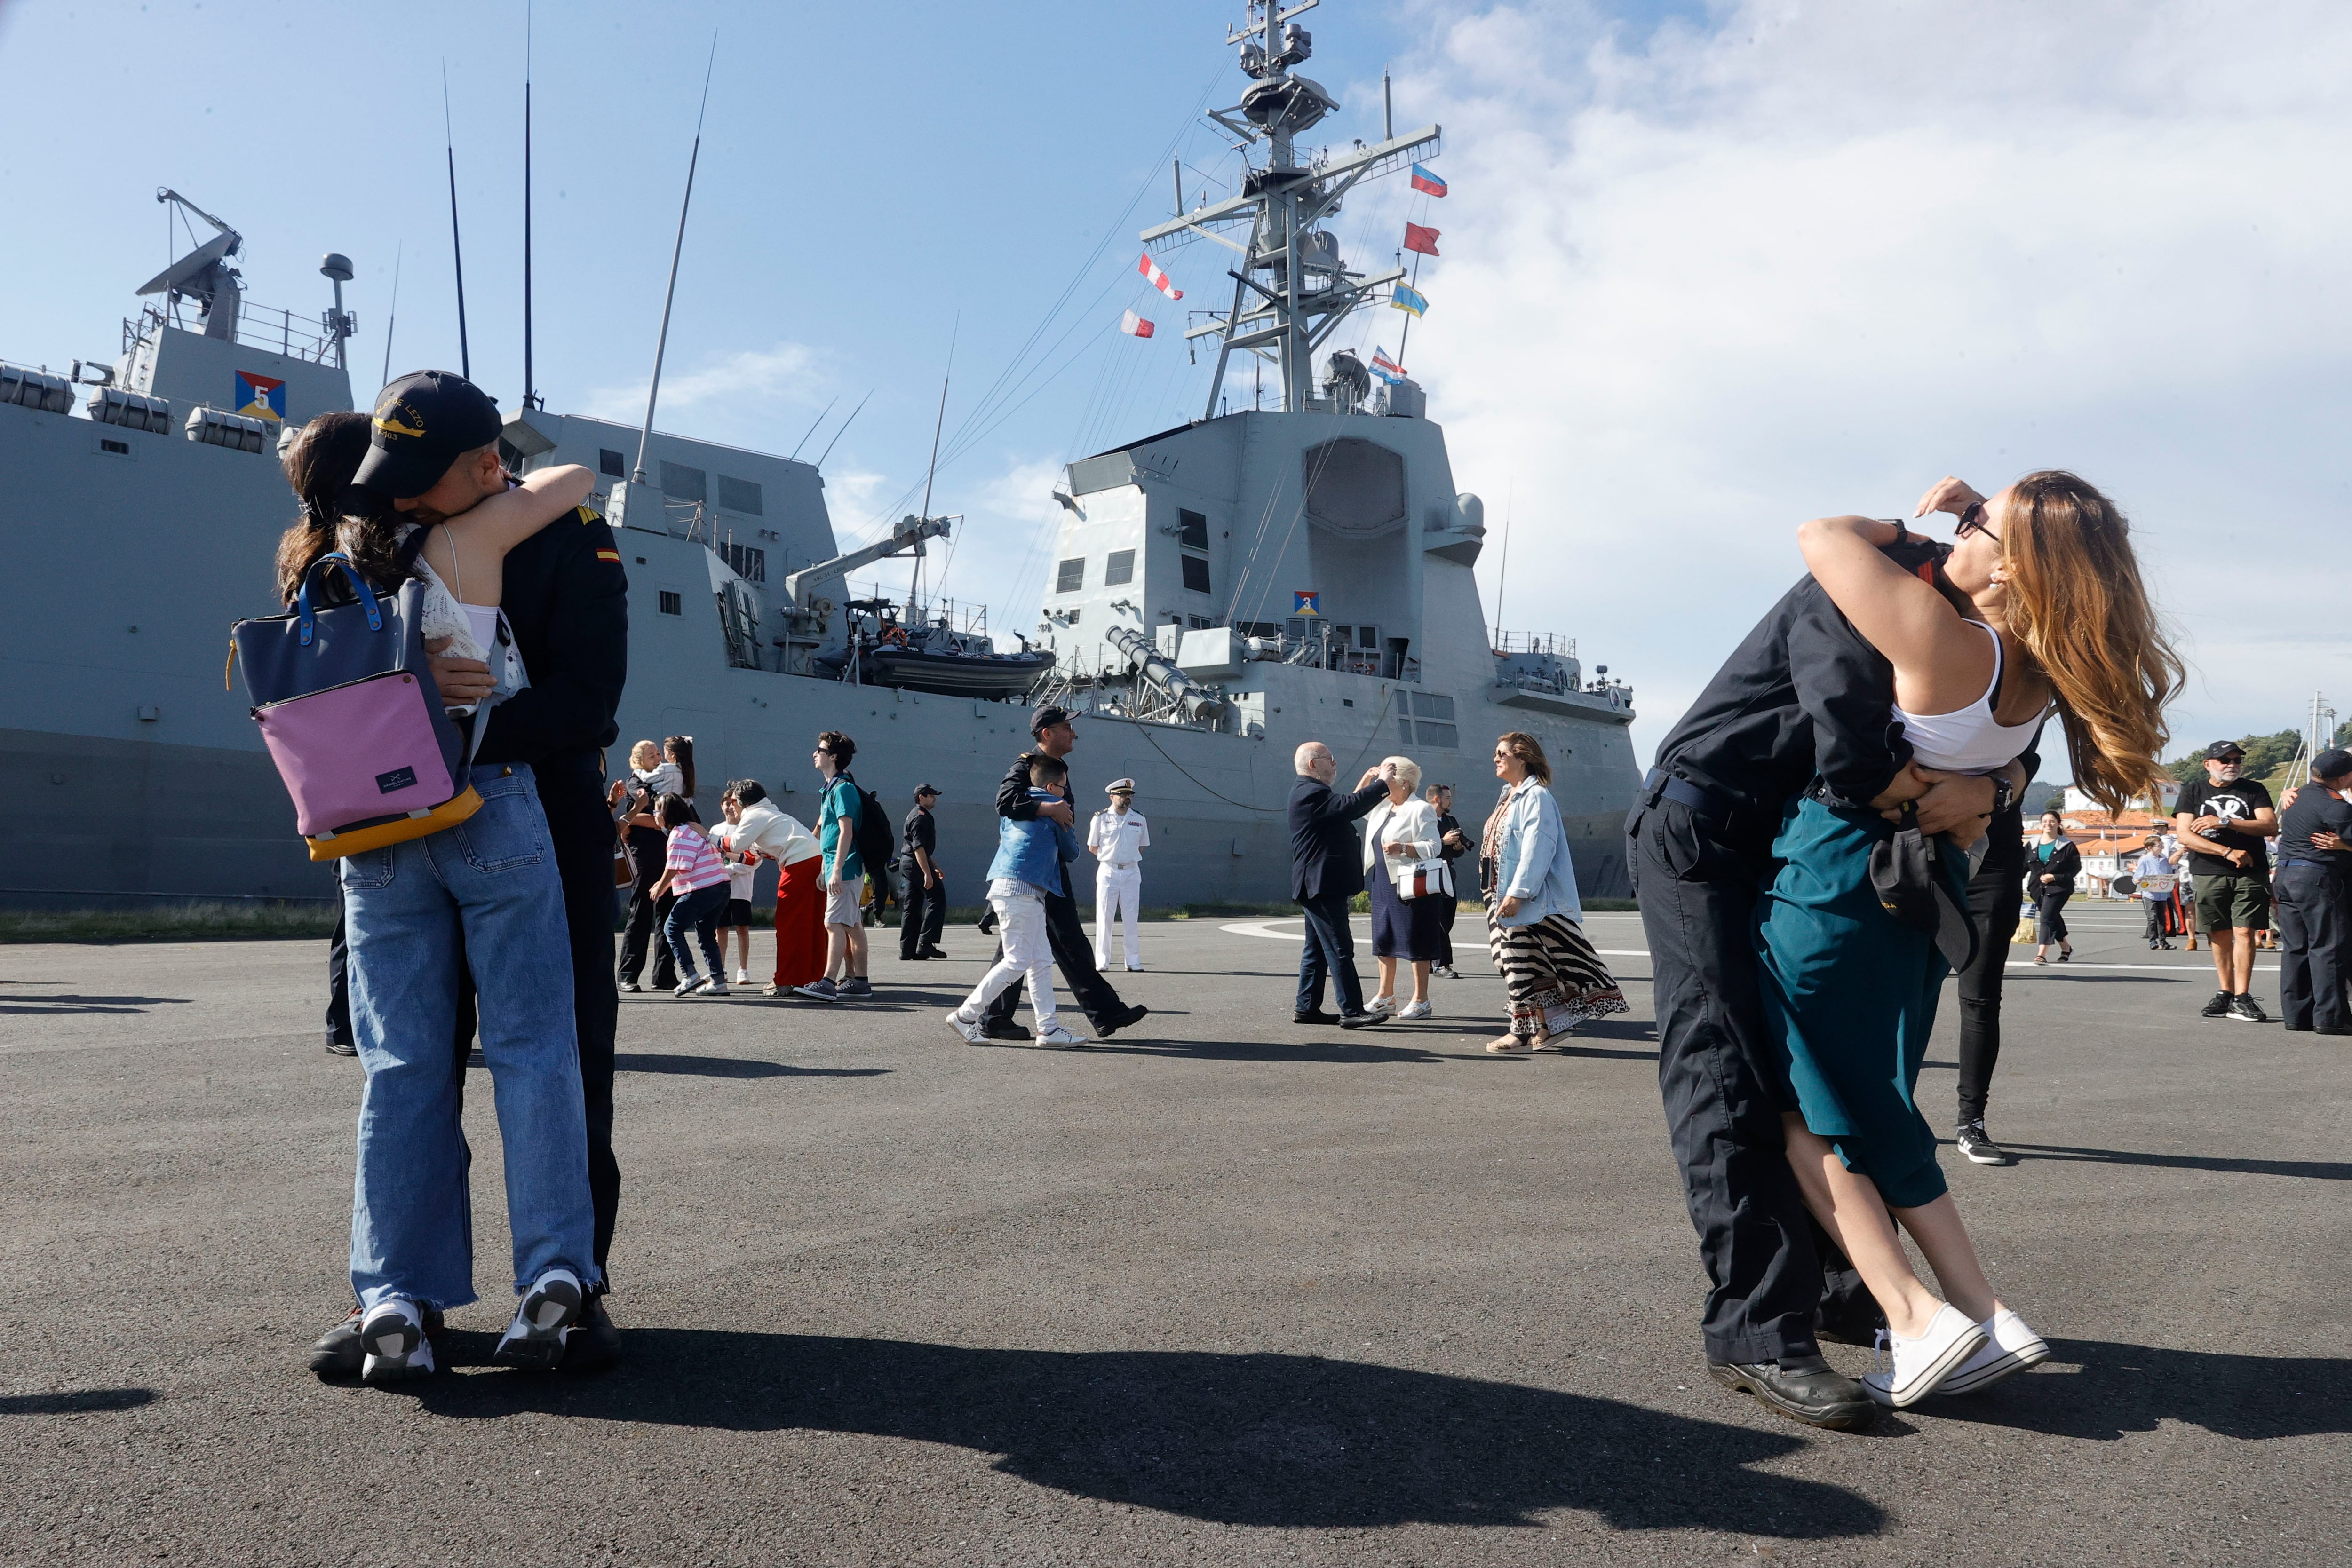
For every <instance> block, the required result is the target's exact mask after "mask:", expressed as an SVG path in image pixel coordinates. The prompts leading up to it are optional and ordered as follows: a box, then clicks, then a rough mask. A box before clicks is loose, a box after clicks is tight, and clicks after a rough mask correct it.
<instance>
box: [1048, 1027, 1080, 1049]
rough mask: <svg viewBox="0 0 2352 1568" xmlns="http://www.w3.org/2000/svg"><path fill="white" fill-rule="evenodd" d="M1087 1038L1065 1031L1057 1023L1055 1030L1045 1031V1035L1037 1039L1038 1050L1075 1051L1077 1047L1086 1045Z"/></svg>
mask: <svg viewBox="0 0 2352 1568" xmlns="http://www.w3.org/2000/svg"><path fill="white" fill-rule="evenodd" d="M1086 1042H1087V1040H1086V1036H1084V1035H1079V1034H1072V1033H1071V1032H1070V1031H1069V1030H1066V1029H1064V1028H1063V1027H1062V1026H1061V1025H1060V1024H1058V1023H1057V1024H1055V1026H1054V1027H1053V1028H1051V1029H1049V1030H1045V1032H1044V1033H1043V1034H1041V1035H1039V1036H1038V1037H1037V1049H1038V1050H1040V1051H1074V1050H1076V1048H1077V1047H1079V1046H1082V1045H1084V1044H1086Z"/></svg>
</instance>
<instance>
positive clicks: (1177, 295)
mask: <svg viewBox="0 0 2352 1568" xmlns="http://www.w3.org/2000/svg"><path fill="white" fill-rule="evenodd" d="M1135 270H1136V271H1138V272H1139V273H1141V274H1143V276H1144V277H1148V278H1150V280H1151V287H1154V288H1157V289H1158V290H1160V293H1162V294H1165V295H1166V296H1168V298H1171V299H1181V298H1184V291H1183V290H1182V289H1181V288H1179V287H1176V286H1175V285H1174V284H1173V283H1171V282H1170V281H1169V280H1168V275H1167V274H1166V273H1164V272H1162V271H1160V267H1159V264H1158V263H1156V262H1154V261H1153V260H1152V259H1151V254H1150V252H1149V251H1146V252H1145V253H1144V254H1143V255H1142V256H1140V257H1139V258H1137V261H1136V263H1135Z"/></svg>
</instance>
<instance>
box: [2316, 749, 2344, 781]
mask: <svg viewBox="0 0 2352 1568" xmlns="http://www.w3.org/2000/svg"><path fill="white" fill-rule="evenodd" d="M2347 773H2352V751H2347V750H2345V749H2344V748H2343V747H2335V746H2331V747H2328V748H2327V749H2326V750H2325V751H2323V752H2321V753H2320V754H2319V755H2318V756H2316V757H2315V758H2312V759H2311V776H2312V777H2313V778H2314V779H2340V778H2342V777H2343V776H2344V775H2345V774H2347Z"/></svg>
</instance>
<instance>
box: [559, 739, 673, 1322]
mask: <svg viewBox="0 0 2352 1568" xmlns="http://www.w3.org/2000/svg"><path fill="white" fill-rule="evenodd" d="M531 773H532V776H533V778H534V779H536V780H537V782H538V785H539V803H540V806H541V809H542V810H545V811H546V812H547V829H548V833H549V835H550V837H551V840H552V841H553V843H554V847H555V869H556V873H557V874H558V875H559V876H561V877H562V880H563V922H564V925H565V926H566V928H567V929H568V931H569V934H570V936H571V937H572V1019H573V1023H574V1025H575V1027H576V1028H577V1030H578V1031H579V1035H580V1087H581V1089H582V1091H583V1094H584V1096H585V1098H586V1101H587V1111H588V1195H589V1197H590V1199H591V1200H592V1201H593V1203H594V1205H595V1207H596V1267H597V1268H599V1269H603V1268H604V1260H605V1256H606V1255H607V1254H608V1253H609V1252H611V1250H612V1248H613V1225H614V1219H615V1218H617V1217H618V1215H619V1213H620V1207H621V1165H620V1162H619V1161H618V1160H617V1159H615V1158H614V1155H613V1041H614V1035H615V1034H616V1033H618V1031H619V1029H620V1022H621V997H620V993H619V992H618V991H617V990H615V989H614V985H613V970H612V967H611V966H612V962H613V815H612V811H611V810H610V809H609V808H607V807H606V806H605V804H604V770H603V769H602V768H600V767H599V766H598V763H597V757H596V753H595V752H593V751H580V752H573V753H571V754H568V755H565V756H562V757H556V758H550V759H548V760H545V761H541V762H538V763H535V764H533V765H532V768H531ZM658 875H659V873H658V872H656V876H658ZM655 978H656V983H658V982H659V979H660V972H659V970H658V969H656V973H655ZM675 983H676V982H675V981H673V982H672V984H675ZM610 1283H611V1281H610V1280H609V1279H608V1280H607V1281H606V1284H607V1285H608V1286H609V1285H610Z"/></svg>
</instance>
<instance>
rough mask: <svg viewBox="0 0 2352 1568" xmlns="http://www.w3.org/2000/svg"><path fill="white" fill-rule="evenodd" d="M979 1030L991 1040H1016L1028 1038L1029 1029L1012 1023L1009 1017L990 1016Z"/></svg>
mask: <svg viewBox="0 0 2352 1568" xmlns="http://www.w3.org/2000/svg"><path fill="white" fill-rule="evenodd" d="M981 1032H982V1034H984V1035H986V1036H987V1037H988V1038H989V1039H991V1040H1023V1041H1026V1040H1028V1038H1029V1031H1028V1030H1025V1029H1023V1028H1022V1027H1021V1026H1020V1025H1019V1024H1017V1023H1014V1022H1013V1020H1012V1019H1000V1018H992V1019H989V1020H988V1022H987V1024H986V1025H985V1026H984V1027H983V1028H982V1030H981Z"/></svg>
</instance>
